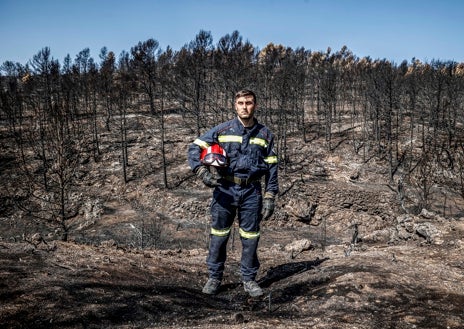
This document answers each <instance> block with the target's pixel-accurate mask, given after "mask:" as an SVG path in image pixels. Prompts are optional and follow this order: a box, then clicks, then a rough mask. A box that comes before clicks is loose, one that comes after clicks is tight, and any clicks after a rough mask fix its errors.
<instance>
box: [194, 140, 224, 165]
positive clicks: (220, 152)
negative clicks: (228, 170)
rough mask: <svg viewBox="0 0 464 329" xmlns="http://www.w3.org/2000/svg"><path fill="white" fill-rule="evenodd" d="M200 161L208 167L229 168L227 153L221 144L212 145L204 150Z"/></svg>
mask: <svg viewBox="0 0 464 329" xmlns="http://www.w3.org/2000/svg"><path fill="white" fill-rule="evenodd" d="M200 160H201V163H203V164H204V165H206V166H213V167H227V166H228V165H229V159H228V158H227V154H226V151H224V149H223V148H222V147H221V146H220V145H219V144H212V145H211V146H209V147H207V148H205V149H203V150H202V151H201V154H200Z"/></svg>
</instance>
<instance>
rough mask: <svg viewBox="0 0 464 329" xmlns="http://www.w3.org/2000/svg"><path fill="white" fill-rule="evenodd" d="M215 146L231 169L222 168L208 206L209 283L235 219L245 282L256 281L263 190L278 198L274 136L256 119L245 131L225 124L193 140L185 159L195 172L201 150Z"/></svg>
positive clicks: (235, 123) (220, 266)
mask: <svg viewBox="0 0 464 329" xmlns="http://www.w3.org/2000/svg"><path fill="white" fill-rule="evenodd" d="M214 143H217V144H219V145H220V146H221V147H222V148H223V149H224V150H225V151H226V153H227V156H228V158H229V161H230V163H229V166H228V167H227V168H220V169H219V174H220V175H221V177H222V178H221V179H220V183H221V186H218V187H216V188H215V190H214V192H213V199H212V202H211V216H212V223H211V242H210V248H209V255H208V259H207V265H208V270H209V275H210V278H214V279H218V280H221V279H222V275H223V271H224V263H225V261H226V247H227V241H228V239H229V234H230V231H231V228H232V225H233V221H234V219H235V216H237V217H238V222H239V227H240V229H239V233H240V238H241V241H242V259H241V273H242V279H243V281H250V280H252V281H253V280H255V277H256V274H257V272H258V269H259V261H258V257H257V248H258V241H259V234H260V233H259V224H260V221H261V219H262V215H261V210H262V200H263V193H262V186H261V180H262V178H263V177H264V187H265V193H270V194H272V195H274V196H275V195H277V193H278V191H279V187H278V179H277V172H278V164H277V154H276V153H275V151H274V136H273V134H272V133H271V131H270V130H269V129H268V128H267V127H266V126H264V125H262V124H260V123H258V121H257V120H256V119H254V125H253V126H252V127H249V128H247V127H244V126H243V124H242V123H241V122H240V120H239V119H238V118H235V119H233V120H230V121H227V122H224V123H222V124H220V125H218V126H216V127H214V128H212V129H210V130H209V131H208V132H206V133H205V134H204V135H202V136H200V137H199V138H197V139H196V140H195V141H194V142H193V143H192V144H191V145H190V147H189V150H188V160H189V165H190V167H191V169H192V171H196V170H197V168H198V167H199V166H201V165H202V164H201V162H200V153H201V151H202V149H205V148H207V147H209V146H210V145H211V144H214Z"/></svg>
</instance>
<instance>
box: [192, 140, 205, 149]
mask: <svg viewBox="0 0 464 329" xmlns="http://www.w3.org/2000/svg"><path fill="white" fill-rule="evenodd" d="M193 144H196V145H198V146H199V147H201V148H202V149H207V148H208V147H209V144H208V143H206V142H204V141H202V140H201V139H199V138H197V139H195V140H194V141H193Z"/></svg>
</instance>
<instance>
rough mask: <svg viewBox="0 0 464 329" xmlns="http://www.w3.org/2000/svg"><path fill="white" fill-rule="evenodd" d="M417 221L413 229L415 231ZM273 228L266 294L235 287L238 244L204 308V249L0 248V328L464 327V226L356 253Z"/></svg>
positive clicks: (448, 224)
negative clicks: (250, 294) (220, 284)
mask: <svg viewBox="0 0 464 329" xmlns="http://www.w3.org/2000/svg"><path fill="white" fill-rule="evenodd" d="M424 220H425V222H429V221H428V220H426V219H425V218H422V217H414V218H411V221H416V222H414V223H413V225H417V224H418V223H419V222H424ZM434 221H435V223H436V224H438V221H439V220H438V219H434ZM274 224H276V223H275V222H272V221H269V222H266V223H265V224H264V225H263V236H262V241H261V242H262V245H261V247H260V249H259V252H260V257H261V264H262V265H261V272H260V275H259V276H258V279H259V283H260V284H261V286H262V287H263V288H264V290H265V295H264V296H263V297H262V298H257V299H252V298H249V297H248V296H247V295H246V294H245V293H244V291H243V289H242V286H241V285H240V275H239V259H240V243H239V241H237V240H236V239H235V240H230V244H229V258H228V263H227V266H226V276H225V280H224V285H223V287H222V290H221V292H220V293H219V294H218V295H216V296H212V297H211V296H205V295H203V294H202V293H201V289H202V285H203V284H204V283H205V280H206V278H207V273H206V267H205V264H204V263H205V258H206V253H207V251H206V248H196V249H181V248H176V249H164V250H159V249H152V248H147V249H145V250H141V249H138V248H126V247H121V246H118V245H117V244H115V243H114V241H104V242H103V243H101V244H100V245H99V246H91V245H84V244H77V243H74V242H57V241H52V242H47V243H44V242H40V241H37V242H38V244H36V245H34V244H32V243H1V244H0V262H1V266H0V268H1V270H0V282H1V286H0V295H1V300H2V307H1V310H0V322H1V323H2V327H3V328H223V327H227V328H271V327H273V328H347V329H348V328H463V326H464V313H463V309H464V308H463V306H464V286H463V284H462V282H463V281H464V260H463V257H462V254H463V250H464V243H463V240H462V237H463V236H464V222H462V221H447V220H443V219H442V220H441V222H439V224H440V232H439V237H438V235H436V236H435V238H436V240H435V241H431V242H430V241H429V242H427V241H426V239H425V238H423V237H421V236H420V235H417V234H416V235H417V237H414V236H413V237H411V239H409V240H408V241H402V242H400V243H393V242H390V243H384V242H380V243H379V242H374V241H368V242H363V241H362V236H361V235H362V232H359V234H360V236H359V241H355V243H348V242H349V240H348V242H346V243H333V244H327V245H321V241H322V240H321V234H322V233H321V232H320V231H321V228H322V226H321V225H322V224H321V225H319V226H311V227H309V228H307V231H308V232H303V231H304V229H303V227H299V228H288V227H277V226H276V225H274ZM329 226H330V225H327V227H329ZM395 230H397V229H396V228H395ZM311 237H313V238H314V239H313V240H311ZM329 240H330V239H329ZM282 241H286V242H284V243H282Z"/></svg>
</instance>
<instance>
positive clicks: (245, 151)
mask: <svg viewBox="0 0 464 329" xmlns="http://www.w3.org/2000/svg"><path fill="white" fill-rule="evenodd" d="M254 121H255V124H254V125H253V127H250V128H246V127H244V126H243V124H242V123H241V122H240V120H239V119H238V118H235V119H233V120H230V121H227V122H224V123H221V124H219V125H217V126H216V127H214V128H212V129H210V130H209V131H207V132H206V133H205V134H203V135H202V136H200V137H198V138H197V139H196V140H195V141H194V142H193V143H192V144H190V146H189V150H188V160H189V165H190V168H191V169H192V171H195V170H196V169H197V168H198V167H199V166H201V165H202V164H201V162H200V153H201V151H202V149H204V148H207V147H209V146H210V145H211V144H213V143H218V144H219V145H221V147H222V148H223V149H224V150H225V151H226V153H227V156H228V158H229V160H230V163H229V166H228V168H226V169H221V170H222V172H220V173H221V175H229V176H235V177H238V178H247V179H251V180H255V179H256V180H258V179H260V178H261V177H263V176H264V177H265V191H266V192H272V193H274V195H277V193H278V189H279V185H278V180H277V171H278V170H277V169H278V163H277V154H276V153H275V151H274V135H273V134H272V133H271V131H270V130H269V129H268V128H267V127H266V126H264V125H262V124H260V123H258V120H256V119H254Z"/></svg>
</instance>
